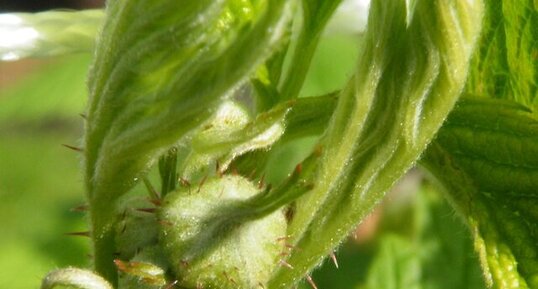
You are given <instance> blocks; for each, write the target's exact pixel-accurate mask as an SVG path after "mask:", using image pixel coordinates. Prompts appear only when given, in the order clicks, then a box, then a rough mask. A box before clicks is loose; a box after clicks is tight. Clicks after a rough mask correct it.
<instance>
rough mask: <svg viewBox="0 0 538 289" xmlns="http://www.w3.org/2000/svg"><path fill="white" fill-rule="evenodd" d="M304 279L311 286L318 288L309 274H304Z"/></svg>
mask: <svg viewBox="0 0 538 289" xmlns="http://www.w3.org/2000/svg"><path fill="white" fill-rule="evenodd" d="M306 281H308V283H309V284H310V286H312V288H314V289H318V286H316V283H314V280H312V277H310V275H306Z"/></svg>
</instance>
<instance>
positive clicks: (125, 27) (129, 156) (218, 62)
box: [85, 0, 293, 283]
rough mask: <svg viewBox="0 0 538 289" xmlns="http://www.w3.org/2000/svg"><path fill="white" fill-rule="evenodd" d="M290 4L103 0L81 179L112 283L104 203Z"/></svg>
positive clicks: (254, 52) (201, 108)
mask: <svg viewBox="0 0 538 289" xmlns="http://www.w3.org/2000/svg"><path fill="white" fill-rule="evenodd" d="M292 4H293V1H284V0H277V1H254V0H253V1H244V0H228V1H209V0H203V1H170V0H157V1H150V2H148V1H112V2H110V3H109V5H108V6H107V12H106V13H107V16H106V21H105V24H104V28H103V30H102V34H101V35H100V36H99V41H98V44H97V51H96V54H95V58H94V64H93V68H92V70H91V73H90V77H89V88H90V99H89V102H88V108H87V117H88V122H87V125H86V133H85V144H86V145H85V173H86V175H85V179H86V187H87V191H88V197H89V200H90V205H91V208H92V210H91V219H92V226H93V230H92V231H93V234H94V241H95V244H94V246H95V248H96V250H95V254H96V255H95V267H96V269H97V271H98V272H99V273H100V274H102V275H103V276H105V277H106V278H107V279H108V280H110V281H111V282H112V283H115V281H114V280H115V279H116V278H115V275H116V273H115V268H114V266H113V264H112V262H111V261H112V256H113V254H114V248H113V247H111V245H110V244H113V243H114V242H113V234H112V227H113V223H114V218H115V213H114V203H115V201H116V200H117V198H118V197H119V196H121V195H122V194H124V193H125V192H127V191H128V190H129V189H130V188H131V187H132V186H133V185H134V184H135V183H136V181H137V179H138V178H140V177H142V176H143V174H144V172H145V171H146V170H147V169H148V167H149V166H150V165H151V164H152V163H153V162H154V160H155V159H156V158H157V157H158V156H159V155H160V154H162V153H164V152H165V151H166V150H167V149H168V148H170V147H171V146H173V145H174V144H175V143H177V142H178V141H179V140H180V139H181V138H182V137H185V136H186V135H187V134H188V133H189V132H191V131H192V130H193V129H195V128H197V127H198V126H200V125H201V124H203V123H204V122H205V121H206V120H207V119H208V118H209V117H210V116H211V115H212V113H213V112H214V111H215V110H216V108H217V107H218V105H219V103H220V102H221V101H222V100H223V99H224V98H225V97H226V96H227V95H229V94H230V93H232V92H233V89H234V88H236V87H238V86H239V84H241V83H242V82H243V81H245V79H247V78H248V76H249V74H250V73H251V72H252V71H253V70H254V69H255V68H256V67H257V66H258V65H259V64H261V63H262V62H263V61H264V60H265V58H267V56H268V55H269V54H270V53H271V52H272V51H273V50H274V49H275V48H276V47H277V46H278V44H279V42H280V39H281V37H282V31H283V30H284V28H285V27H286V25H287V24H288V20H289V16H290V14H291V12H292V11H291V10H290V5H292Z"/></svg>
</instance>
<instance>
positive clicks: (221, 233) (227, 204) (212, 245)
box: [159, 176, 287, 289]
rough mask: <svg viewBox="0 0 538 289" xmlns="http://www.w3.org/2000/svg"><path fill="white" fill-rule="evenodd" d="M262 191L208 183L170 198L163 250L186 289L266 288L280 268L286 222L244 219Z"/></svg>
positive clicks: (243, 184) (277, 216)
mask: <svg viewBox="0 0 538 289" xmlns="http://www.w3.org/2000/svg"><path fill="white" fill-rule="evenodd" d="M258 193H260V190H259V189H258V188H257V187H256V186H254V185H253V184H252V183H251V182H250V181H249V180H247V179H245V178H243V177H240V176H223V177H220V178H219V177H215V178H211V179H208V180H207V181H206V182H205V183H204V184H203V185H201V187H196V186H194V187H190V188H182V189H179V190H177V191H175V192H173V193H170V194H169V195H167V197H166V199H165V200H164V203H163V207H162V210H161V212H160V216H159V217H160V219H161V221H160V224H161V229H162V232H161V238H162V239H161V244H162V246H164V251H165V253H166V255H167V256H168V260H169V262H170V264H171V266H172V270H173V272H174V273H175V274H176V277H177V279H178V281H179V285H180V287H182V288H189V289H196V288H204V289H211V288H219V289H252V288H263V286H264V285H265V283H266V282H267V281H268V279H269V277H270V274H271V272H272V270H273V269H274V268H275V266H276V265H277V263H278V261H279V260H278V259H279V254H280V253H281V252H282V251H283V244H282V242H281V241H279V238H280V237H282V236H285V235H286V226H287V224H286V219H285V216H284V214H283V212H282V211H281V210H278V211H276V212H274V213H272V214H270V215H268V216H266V217H263V218H261V219H257V220H252V221H247V220H246V219H245V218H242V217H241V216H242V215H243V213H244V212H245V211H248V208H245V207H241V206H240V204H241V201H244V200H246V199H248V198H250V197H252V196H254V195H256V194H258Z"/></svg>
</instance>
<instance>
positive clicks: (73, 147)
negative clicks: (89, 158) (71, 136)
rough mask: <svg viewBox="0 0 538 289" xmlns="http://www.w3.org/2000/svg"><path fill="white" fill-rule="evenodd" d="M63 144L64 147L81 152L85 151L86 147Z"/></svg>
mask: <svg viewBox="0 0 538 289" xmlns="http://www.w3.org/2000/svg"><path fill="white" fill-rule="evenodd" d="M62 145H63V146H64V147H66V148H68V149H70V150H74V151H76V152H79V153H81V152H84V149H82V148H79V147H75V146H72V145H68V144H62Z"/></svg>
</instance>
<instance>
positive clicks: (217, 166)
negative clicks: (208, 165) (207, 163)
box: [215, 160, 222, 178]
mask: <svg viewBox="0 0 538 289" xmlns="http://www.w3.org/2000/svg"><path fill="white" fill-rule="evenodd" d="M215 172H216V173H217V176H218V177H219V178H222V172H221V170H220V162H219V161H218V160H217V161H216V162H215Z"/></svg>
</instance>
